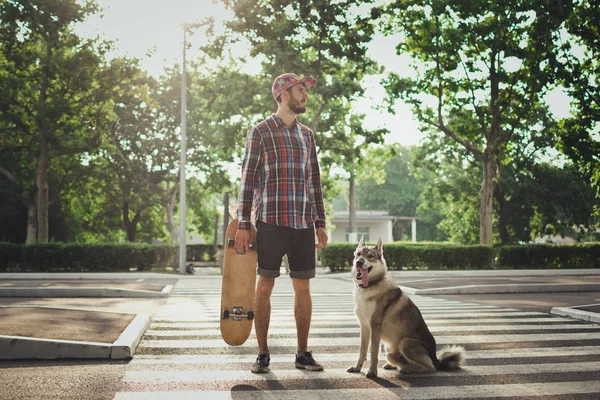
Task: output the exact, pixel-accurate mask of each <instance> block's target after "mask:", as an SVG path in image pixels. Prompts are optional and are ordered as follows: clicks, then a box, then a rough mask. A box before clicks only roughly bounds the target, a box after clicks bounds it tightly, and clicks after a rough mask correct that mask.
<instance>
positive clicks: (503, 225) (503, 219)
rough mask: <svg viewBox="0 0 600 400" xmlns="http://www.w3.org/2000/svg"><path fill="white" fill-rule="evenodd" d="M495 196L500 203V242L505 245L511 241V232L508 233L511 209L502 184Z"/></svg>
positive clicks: (497, 188) (497, 202) (497, 187)
mask: <svg viewBox="0 0 600 400" xmlns="http://www.w3.org/2000/svg"><path fill="white" fill-rule="evenodd" d="M494 198H495V199H496V204H498V233H499V234H500V242H501V243H502V244H503V245H506V244H509V243H510V234H509V233H508V223H509V221H508V219H509V210H507V203H506V198H505V195H504V189H503V188H502V185H500V184H499V185H498V186H496V190H495V191H494Z"/></svg>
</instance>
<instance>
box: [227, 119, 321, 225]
mask: <svg viewBox="0 0 600 400" xmlns="http://www.w3.org/2000/svg"><path fill="white" fill-rule="evenodd" d="M241 182H242V183H241V187H240V194H239V196H238V207H237V216H238V219H239V221H240V223H239V229H250V214H251V208H252V204H253V203H254V213H255V219H256V220H257V221H263V222H265V223H267V224H272V225H278V226H285V227H290V228H295V229H305V228H310V227H313V226H314V227H315V228H325V208H324V207H323V192H322V189H321V175H320V171H319V162H318V160H317V150H316V145H315V136H314V133H313V131H312V130H310V129H309V128H308V127H307V126H305V125H302V124H301V123H300V122H298V120H295V121H294V123H293V125H292V127H291V128H287V127H286V126H285V125H284V124H283V122H282V121H281V119H279V117H277V116H276V115H275V114H272V115H271V116H270V117H269V118H267V119H266V120H264V121H263V122H261V123H260V124H258V125H257V126H255V127H254V128H252V129H250V131H249V132H248V135H247V137H246V152H245V154H244V160H243V161H242V180H241Z"/></svg>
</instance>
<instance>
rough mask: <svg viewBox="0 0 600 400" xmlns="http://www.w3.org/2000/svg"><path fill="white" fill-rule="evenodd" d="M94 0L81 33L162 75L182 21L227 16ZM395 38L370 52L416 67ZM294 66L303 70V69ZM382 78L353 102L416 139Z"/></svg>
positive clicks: (370, 119) (373, 120)
mask: <svg viewBox="0 0 600 400" xmlns="http://www.w3.org/2000/svg"><path fill="white" fill-rule="evenodd" d="M96 1H97V2H98V4H99V5H100V7H101V8H102V9H103V10H104V11H103V12H102V13H101V14H99V15H94V16H91V17H89V18H88V19H87V20H86V21H84V22H83V23H82V24H80V25H79V26H77V28H76V31H77V32H78V33H79V34H81V35H83V36H87V37H96V36H99V37H100V38H102V39H105V40H111V41H114V42H115V43H114V47H115V50H114V52H113V54H112V55H113V56H124V55H128V56H132V57H137V58H140V59H141V60H142V66H143V67H144V68H145V69H146V70H147V71H148V72H149V73H150V74H151V75H155V76H158V75H160V74H161V72H162V71H163V69H164V67H166V66H169V65H173V64H175V63H180V62H181V59H182V51H183V50H182V43H183V29H182V26H183V23H184V21H188V22H194V21H199V20H202V19H204V18H206V17H210V16H212V17H215V18H216V20H217V22H218V21H223V20H224V19H226V18H228V16H229V12H228V11H227V10H225V9H224V6H223V5H222V4H221V2H219V1H217V2H214V1H213V0H168V1H166V0H96ZM200 36H201V35H199V34H196V35H193V36H191V37H190V42H191V44H192V47H193V45H194V43H199V41H201V40H203V38H202V37H200ZM396 43H397V40H396V39H395V38H393V37H383V36H378V37H376V38H375V40H374V41H373V43H372V45H371V46H370V48H369V52H368V55H369V56H370V57H371V58H373V59H374V60H375V61H377V62H378V63H380V64H381V65H383V66H384V67H385V68H386V69H387V70H388V71H394V72H399V73H401V74H403V75H407V74H410V73H411V72H412V69H411V68H410V67H409V66H408V63H407V60H406V59H405V58H404V59H403V58H401V57H398V56H396V55H395V50H394V46H395V44H396ZM149 54H150V55H149ZM110 55H111V54H109V56H110ZM190 57H193V53H189V54H188V59H190ZM250 72H251V71H250ZM256 72H257V71H256ZM293 72H296V73H298V74H302V71H293ZM379 79H380V78H378V77H372V78H370V79H369V80H368V81H367V85H366V87H367V90H366V93H365V96H364V97H363V98H361V99H359V101H357V104H356V107H355V108H356V110H360V112H364V113H365V114H366V118H365V128H367V129H378V128H387V129H388V130H390V132H391V133H390V134H388V135H387V137H386V139H385V142H386V144H392V143H399V144H401V145H404V146H410V145H414V144H418V143H419V141H420V140H421V139H422V138H423V137H424V135H423V134H422V133H421V132H420V131H419V124H418V123H417V122H416V120H415V118H413V114H412V112H411V110H410V108H409V107H408V106H406V105H405V104H403V103H398V104H397V105H396V107H395V110H396V114H395V115H392V114H389V113H387V112H382V111H378V110H377V107H378V106H381V104H382V100H383V98H384V95H385V91H384V89H383V87H381V85H380V84H379ZM270 87H271V82H265V91H270ZM546 99H547V101H548V103H549V105H550V109H551V111H553V112H554V113H555V114H556V115H557V116H559V117H565V116H567V115H568V110H569V107H570V106H569V100H568V98H567V97H566V96H565V95H564V94H563V93H562V92H561V91H560V90H555V91H553V92H551V93H550V94H549V95H548V96H547V98H546Z"/></svg>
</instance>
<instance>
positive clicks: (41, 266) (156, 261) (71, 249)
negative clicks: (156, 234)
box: [0, 243, 177, 272]
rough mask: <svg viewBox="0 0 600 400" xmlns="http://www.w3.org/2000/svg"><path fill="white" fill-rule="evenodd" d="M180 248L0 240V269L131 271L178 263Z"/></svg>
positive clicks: (134, 244)
mask: <svg viewBox="0 0 600 400" xmlns="http://www.w3.org/2000/svg"><path fill="white" fill-rule="evenodd" d="M176 260H177V248H175V247H171V246H151V245H147V244H136V243H132V244H109V243H102V244H77V243H44V244H36V245H24V244H12V243H0V272H108V271H111V272H129V271H130V270H136V271H145V270H148V269H150V267H152V266H157V267H166V266H173V265H176Z"/></svg>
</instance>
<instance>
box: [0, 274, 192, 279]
mask: <svg viewBox="0 0 600 400" xmlns="http://www.w3.org/2000/svg"><path fill="white" fill-rule="evenodd" d="M182 276H185V275H179V274H162V273H159V272H1V273H0V279H32V280H47V279H55V280H71V279H74V280H86V279H90V280H93V279H102V280H132V279H180V278H181V277H182Z"/></svg>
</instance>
